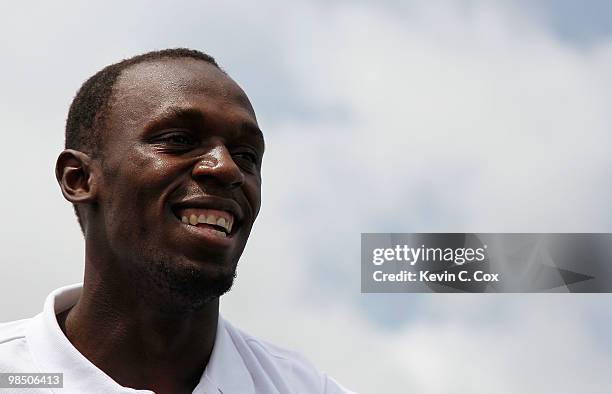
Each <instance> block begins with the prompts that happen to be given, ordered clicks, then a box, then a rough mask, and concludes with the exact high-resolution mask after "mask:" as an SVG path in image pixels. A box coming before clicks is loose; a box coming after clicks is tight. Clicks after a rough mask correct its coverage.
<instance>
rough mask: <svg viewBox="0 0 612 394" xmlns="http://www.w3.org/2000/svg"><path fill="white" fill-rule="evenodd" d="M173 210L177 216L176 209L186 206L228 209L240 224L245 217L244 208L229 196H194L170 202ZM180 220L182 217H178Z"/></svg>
mask: <svg viewBox="0 0 612 394" xmlns="http://www.w3.org/2000/svg"><path fill="white" fill-rule="evenodd" d="M170 208H171V209H172V212H173V213H174V214H175V215H174V216H176V211H177V210H179V209H184V208H201V209H218V210H220V211H227V212H229V213H231V214H232V215H233V216H234V224H240V223H241V222H242V219H243V218H244V214H243V212H242V208H241V207H240V205H238V203H237V202H236V201H234V200H230V199H227V198H221V197H214V196H203V197H193V198H189V199H185V200H181V201H177V202H175V203H172V204H170ZM177 219H179V220H180V218H178V217H177ZM232 232H233V231H232Z"/></svg>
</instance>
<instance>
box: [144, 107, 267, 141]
mask: <svg viewBox="0 0 612 394" xmlns="http://www.w3.org/2000/svg"><path fill="white" fill-rule="evenodd" d="M177 119H179V120H185V121H187V122H188V123H189V124H190V125H192V126H194V127H195V126H196V125H197V126H200V125H203V124H205V123H206V115H205V114H204V112H202V111H201V110H199V109H197V108H183V107H169V108H167V109H166V110H164V111H163V112H162V113H161V114H160V115H159V116H156V117H155V119H153V120H151V121H150V122H149V123H148V124H147V126H146V129H147V130H151V129H155V128H157V127H163V125H164V124H165V123H168V122H171V121H174V120H177ZM239 130H240V132H241V133H245V134H249V135H251V136H253V137H255V139H256V140H258V142H260V143H261V145H262V148H264V147H265V140H264V136H263V132H262V131H261V129H260V128H259V127H258V126H257V124H256V123H254V122H251V121H248V120H245V121H242V122H241V124H240V126H239Z"/></svg>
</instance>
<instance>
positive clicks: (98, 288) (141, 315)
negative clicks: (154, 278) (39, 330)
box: [58, 261, 219, 393]
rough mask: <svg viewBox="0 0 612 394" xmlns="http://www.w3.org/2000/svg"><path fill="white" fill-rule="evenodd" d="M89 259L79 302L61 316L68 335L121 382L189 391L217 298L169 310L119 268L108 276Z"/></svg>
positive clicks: (204, 356)
mask: <svg viewBox="0 0 612 394" xmlns="http://www.w3.org/2000/svg"><path fill="white" fill-rule="evenodd" d="M87 263H88V264H86V270H85V279H84V283H83V292H82V294H81V297H80V299H79V301H78V302H77V304H76V305H75V306H74V307H73V308H71V309H70V310H68V311H66V312H64V313H62V314H60V315H58V322H59V324H60V327H61V328H62V331H64V334H65V335H66V337H67V338H68V339H69V340H70V342H71V343H72V344H73V345H74V347H75V348H77V349H78V350H79V352H80V353H81V354H83V355H84V356H85V357H86V358H87V359H89V361H91V362H92V363H93V364H94V365H96V366H97V367H98V368H100V369H101V370H102V371H104V372H105V373H106V374H107V375H108V376H110V377H111V378H113V379H114V380H115V381H116V382H117V383H119V384H121V385H122V386H125V387H130V388H135V389H149V390H153V391H155V392H172V393H180V392H189V393H190V392H191V391H192V390H193V389H194V388H195V386H196V385H197V384H198V382H199V379H200V377H201V375H202V373H203V372H204V369H205V367H206V365H207V363H208V360H209V358H210V354H211V352H212V348H213V345H214V342H215V336H216V331H217V321H218V317H219V299H218V298H217V299H215V300H213V301H211V302H209V303H207V304H205V305H204V306H203V307H202V308H201V309H199V310H197V311H189V312H184V313H173V314H168V313H166V312H163V311H160V310H159V308H156V305H158V304H156V303H155V302H151V297H147V299H143V297H141V296H140V295H139V294H137V291H135V290H134V285H133V284H130V281H129V280H122V279H121V278H120V276H121V275H120V274H119V273H118V272H116V271H115V272H113V275H106V273H105V272H103V271H100V270H96V269H95V266H96V264H94V263H93V262H91V261H87ZM90 263H91V264H90ZM153 299H154V298H153ZM163 301H164V302H167V300H163ZM161 302H162V300H160V303H159V304H161Z"/></svg>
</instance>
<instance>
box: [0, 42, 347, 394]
mask: <svg viewBox="0 0 612 394" xmlns="http://www.w3.org/2000/svg"><path fill="white" fill-rule="evenodd" d="M263 153H264V139H263V135H262V132H261V131H260V129H259V127H258V124H257V120H256V118H255V113H254V111H253V108H252V107H251V104H250V102H249V99H248V98H247V96H246V94H245V93H244V92H243V91H242V89H241V88H240V87H239V86H238V85H237V84H236V83H235V82H234V81H233V80H232V79H231V78H230V77H229V76H228V75H227V74H226V73H225V72H223V71H222V70H221V69H220V68H219V66H218V65H217V63H216V62H215V60H214V59H213V58H211V57H210V56H208V55H206V54H204V53H201V52H198V51H193V50H188V49H170V50H163V51H156V52H150V53H147V54H144V55H140V56H136V57H133V58H131V59H127V60H124V61H122V62H119V63H117V64H113V65H110V66H108V67H106V68H104V69H103V70H101V71H100V72H98V73H97V74H96V75H94V76H93V77H91V78H90V79H89V80H88V81H86V82H85V83H84V84H83V86H82V87H81V89H80V90H79V92H78V93H77V96H76V97H75V99H74V101H73V103H72V105H71V107H70V111H69V114H68V120H67V124H66V149H65V150H64V151H63V152H62V153H61V154H60V155H59V157H58V159H57V165H56V177H57V180H58V182H59V185H60V188H61V191H62V193H63V195H64V197H65V198H66V199H67V200H68V201H70V202H71V203H72V204H73V205H74V208H75V211H76V213H77V216H78V219H79V223H80V224H81V228H82V230H83V234H84V237H85V245H86V247H85V276H84V281H83V284H82V286H81V285H74V286H69V287H65V288H61V289H58V290H56V291H54V292H53V293H52V294H50V295H49V297H48V298H47V300H46V303H45V307H44V311H43V312H42V313H41V314H39V315H37V316H36V317H34V318H32V319H26V320H21V321H18V322H11V323H5V324H3V325H2V326H0V372H10V373H16V372H21V373H25V372H49V373H52V372H61V373H63V385H64V389H54V390H57V392H83V393H97V392H100V393H115V392H121V393H125V392H151V391H153V392H156V393H190V392H194V393H224V394H229V393H317V392H318V393H323V392H325V393H339V392H347V391H346V390H345V389H343V388H341V386H339V385H338V384H337V383H335V382H334V381H333V379H331V378H329V377H328V376H326V375H325V374H322V373H320V372H318V371H317V370H316V369H314V368H313V367H312V366H311V365H310V364H309V363H308V362H307V361H305V360H304V359H303V358H301V357H300V356H299V355H296V354H295V353H292V352H288V351H286V350H282V349H279V348H277V347H274V346H272V345H269V344H267V343H264V342H261V341H259V340H257V339H255V338H252V337H250V336H249V335H247V334H245V333H243V332H241V331H239V330H238V329H236V328H234V327H233V326H232V325H230V324H229V323H228V322H227V321H225V320H224V319H223V318H222V317H220V316H219V297H220V296H221V295H222V294H223V293H225V292H227V291H228V290H229V289H230V287H231V285H232V282H233V279H234V276H235V271H236V265H237V263H238V259H239V258H240V255H241V254H242V251H243V249H244V247H245V245H246V242H247V239H248V237H249V233H250V231H251V227H252V225H253V222H254V220H255V218H256V217H257V214H258V212H259V207H260V188H261V173H260V171H261V163H262V157H263ZM48 390H49V389H47V391H48Z"/></svg>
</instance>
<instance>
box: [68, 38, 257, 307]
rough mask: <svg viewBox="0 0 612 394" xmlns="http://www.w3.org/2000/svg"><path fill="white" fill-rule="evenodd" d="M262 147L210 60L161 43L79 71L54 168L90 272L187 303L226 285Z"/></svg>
mask: <svg viewBox="0 0 612 394" xmlns="http://www.w3.org/2000/svg"><path fill="white" fill-rule="evenodd" d="M263 151H264V143H263V136H262V135H261V132H260V131H259V128H258V125H257V120H256V118H255V114H254V112H253V109H252V107H251V104H250V102H249V100H248V98H247V96H246V95H245V94H244V92H243V91H242V89H240V87H239V86H238V85H237V84H236V83H235V82H234V81H233V80H232V79H231V78H229V77H228V76H227V74H225V73H224V72H223V71H222V70H220V69H219V67H218V66H217V64H216V63H215V61H214V59H212V58H211V57H210V56H208V55H205V54H203V53H201V52H196V51H191V50H186V49H176V50H165V51H158V52H151V53H148V54H144V55H140V56H137V57H134V58H131V59H128V60H124V61H122V62H120V63H117V64H115V65H111V66H108V67H107V68H105V69H104V70H102V71H100V72H99V73H98V74H96V75H94V76H93V77H92V78H90V79H89V80H88V81H87V82H85V84H84V85H83V87H82V88H81V89H80V91H79V93H78V94H77V97H76V98H75V100H74V102H73V104H72V106H71V109H70V113H69V117H68V121H67V126H66V150H65V151H64V152H62V154H60V157H59V158H58V162H57V167H56V176H57V179H58V182H59V183H60V186H61V188H62V192H63V194H64V196H65V197H66V199H68V200H69V201H70V202H72V203H73V204H74V205H75V207H76V209H77V212H78V215H79V219H80V222H81V225H82V228H83V232H84V234H85V239H86V243H87V252H88V254H90V253H95V254H96V256H88V260H91V261H95V263H92V264H97V265H98V266H97V267H96V271H97V272H107V271H108V272H111V271H112V272H114V274H113V275H115V276H116V277H117V278H119V277H121V278H125V279H127V280H132V281H134V283H133V284H134V286H136V287H138V288H140V290H141V292H142V293H143V296H145V297H146V296H151V297H153V298H155V300H156V301H159V299H162V300H165V301H167V305H161V306H160V307H162V308H164V309H167V310H172V309H178V310H185V309H190V308H198V307H199V306H201V305H202V304H203V303H205V302H206V301H208V300H210V299H212V298H214V297H218V296H219V295H221V294H222V293H223V292H225V291H227V290H228V289H229V287H230V286H231V284H232V280H233V277H234V275H235V269H236V264H237V262H238V259H239V257H240V255H241V254H242V251H243V249H244V246H245V244H246V242H247V239H248V236H249V233H250V230H251V227H252V225H253V221H254V220H255V218H256V216H257V214H258V212H259V207H260V186H261V174H260V170H261V159H262V156H263ZM109 265H112V266H109ZM118 275H120V276H118ZM152 293H155V294H153V295H151V294H152Z"/></svg>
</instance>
